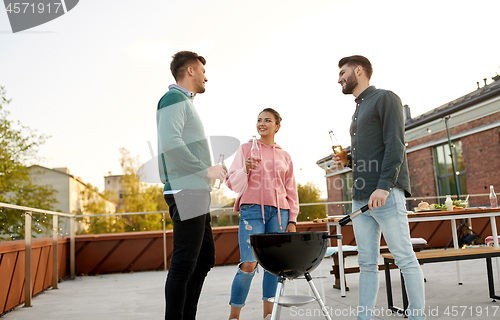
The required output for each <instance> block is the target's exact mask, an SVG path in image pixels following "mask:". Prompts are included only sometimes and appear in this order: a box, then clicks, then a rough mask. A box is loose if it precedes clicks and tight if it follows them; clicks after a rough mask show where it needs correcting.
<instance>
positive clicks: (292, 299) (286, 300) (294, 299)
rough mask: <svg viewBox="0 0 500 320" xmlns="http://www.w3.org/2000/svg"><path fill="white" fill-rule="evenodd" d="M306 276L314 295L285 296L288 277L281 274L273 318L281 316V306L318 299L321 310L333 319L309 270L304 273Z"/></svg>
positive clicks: (330, 319) (272, 319) (329, 318)
mask: <svg viewBox="0 0 500 320" xmlns="http://www.w3.org/2000/svg"><path fill="white" fill-rule="evenodd" d="M304 277H305V278H306V280H307V283H308V284H309V286H310V287H311V290H312V292H313V294H314V297H311V296H285V295H283V294H284V293H285V281H286V278H285V277H284V276H279V278H278V287H277V288H276V294H275V297H274V305H273V313H272V314H271V320H278V319H279V318H280V313H281V308H282V307H291V306H301V305H304V304H307V303H310V302H313V301H314V300H316V301H318V303H319V306H320V307H321V310H322V311H323V315H324V316H325V318H326V319H328V320H332V318H331V317H330V314H329V313H328V309H327V308H326V305H325V304H324V302H323V300H322V299H321V296H320V295H319V293H318V290H316V286H315V285H314V283H313V282H312V277H311V275H310V274H309V272H306V273H305V274H304Z"/></svg>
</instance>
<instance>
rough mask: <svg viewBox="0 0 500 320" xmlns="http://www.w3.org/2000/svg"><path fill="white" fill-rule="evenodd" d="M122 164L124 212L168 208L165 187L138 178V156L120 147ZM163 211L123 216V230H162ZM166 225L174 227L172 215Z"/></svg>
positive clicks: (169, 227) (168, 227)
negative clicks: (164, 194) (164, 192)
mask: <svg viewBox="0 0 500 320" xmlns="http://www.w3.org/2000/svg"><path fill="white" fill-rule="evenodd" d="M120 153H121V159H120V164H121V167H122V171H123V177H122V180H121V183H122V184H123V189H124V194H123V208H122V210H121V211H122V212H148V211H163V210H168V206H167V204H166V202H165V199H164V198H163V188H162V187H160V186H157V185H149V184H146V183H143V182H141V181H140V180H139V179H137V177H136V175H135V173H136V172H137V170H138V169H139V167H140V165H141V162H140V160H139V158H138V157H132V156H131V155H130V152H129V151H128V150H127V149H125V148H121V149H120ZM162 219H163V216H162V214H161V213H157V214H147V215H145V216H123V218H122V219H121V221H122V223H123V231H145V230H148V231H151V230H162V228H163V225H162ZM166 225H167V226H166V227H167V229H171V228H172V226H173V225H172V221H171V219H170V216H169V215H168V214H167V215H166Z"/></svg>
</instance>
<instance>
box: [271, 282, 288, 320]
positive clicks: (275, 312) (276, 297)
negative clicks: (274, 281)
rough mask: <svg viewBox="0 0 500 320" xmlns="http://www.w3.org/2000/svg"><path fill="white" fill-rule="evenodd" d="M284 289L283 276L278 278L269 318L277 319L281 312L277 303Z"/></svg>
mask: <svg viewBox="0 0 500 320" xmlns="http://www.w3.org/2000/svg"><path fill="white" fill-rule="evenodd" d="M284 291H285V277H283V276H280V277H279V278H278V286H277V287H276V294H275V295H274V304H273V313H271V320H278V319H279V318H280V314H281V306H280V304H279V302H280V297H281V296H282V295H283V293H284Z"/></svg>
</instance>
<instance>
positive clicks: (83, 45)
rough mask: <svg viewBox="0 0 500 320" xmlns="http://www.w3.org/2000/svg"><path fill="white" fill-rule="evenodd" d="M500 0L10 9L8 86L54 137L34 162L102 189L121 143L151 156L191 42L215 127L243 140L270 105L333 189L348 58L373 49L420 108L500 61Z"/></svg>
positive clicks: (398, 88) (3, 61)
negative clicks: (43, 14) (176, 61)
mask: <svg viewBox="0 0 500 320" xmlns="http://www.w3.org/2000/svg"><path fill="white" fill-rule="evenodd" d="M499 9H500V2H499V1H498V0H496V1H448V0H444V1H435V0H434V1H426V0H424V1H401V0H398V1H389V0H387V1H386V0H381V1H362V0H359V1H356V0H350V1H334V0H329V1H319V0H318V1H314V0H312V1H270V0H267V1H260V0H256V1H235V0H232V1H229V0H218V1H206V0H205V1H199V0H196V1H194V0H192V1H185V0H184V1H165V0H162V1H160V0H150V1H145V2H139V1H97V0H83V1H80V2H79V3H78V5H77V6H76V7H75V8H74V9H72V10H71V11H69V12H68V13H66V14H65V15H63V16H61V17H59V18H57V19H55V20H53V21H50V22H48V23H46V24H43V25H40V26H38V27H35V28H32V29H29V30H26V31H23V32H19V33H15V34H14V33H12V31H11V27H10V24H9V20H8V17H7V13H6V11H5V10H4V9H3V8H2V9H0V85H2V86H5V88H6V90H7V97H8V98H12V100H13V101H12V103H11V104H10V105H9V106H8V110H9V111H10V112H11V116H10V118H11V119H13V120H20V121H21V122H22V124H24V125H26V126H29V127H30V128H32V129H36V130H37V132H38V133H43V134H47V135H50V136H51V138H50V139H49V140H48V141H47V143H46V144H45V145H43V146H42V147H41V148H40V154H39V155H40V157H42V159H41V160H40V161H39V162H38V163H39V164H40V165H43V166H46V167H50V168H53V167H68V168H69V169H70V171H71V173H72V174H74V175H76V176H79V177H81V178H82V180H83V181H84V182H90V183H92V184H94V185H97V186H98V187H99V188H100V189H101V190H102V189H103V187H104V179H103V177H104V176H105V175H107V174H108V173H109V172H111V173H112V174H121V168H120V164H119V157H120V154H119V148H120V147H125V148H127V149H128V150H129V151H130V152H131V153H132V154H133V155H139V156H140V157H141V159H142V161H144V162H146V161H147V160H149V159H150V158H151V154H150V151H149V147H148V141H150V142H151V143H152V145H153V146H154V152H155V153H156V152H157V151H156V124H155V111H156V106H157V102H158V100H159V99H160V98H161V96H162V95H163V94H164V93H165V92H166V91H167V90H168V88H167V87H168V85H169V84H171V83H173V82H174V80H173V77H172V76H171V74H170V70H169V65H170V61H171V56H172V55H173V54H174V53H175V52H177V51H180V50H191V51H195V52H197V53H199V54H200V55H203V56H204V57H205V58H206V59H207V64H206V66H205V68H206V76H207V78H208V83H207V84H206V92H205V93H204V94H202V95H198V96H196V98H195V106H196V108H197V110H198V112H199V114H200V116H201V118H202V120H203V121H204V124H205V131H206V134H207V135H208V136H210V135H227V136H232V137H236V138H238V139H239V140H240V141H241V142H246V141H248V140H249V139H251V137H252V135H254V134H256V129H255V122H256V117H257V114H258V112H259V111H260V110H262V109H263V108H266V107H272V108H274V109H276V110H277V111H278V112H280V113H281V115H282V118H283V122H282V129H281V130H280V132H279V133H278V135H277V136H276V142H277V143H278V144H280V145H281V146H282V147H283V149H284V150H286V151H288V152H289V153H290V155H291V156H292V159H293V160H294V165H295V175H296V178H297V180H298V181H299V182H301V183H306V182H307V181H314V182H315V183H316V184H317V185H318V186H319V187H320V188H321V189H322V190H326V183H325V178H324V171H323V170H321V169H320V168H319V167H318V166H317V165H316V164H315V163H316V161H317V160H319V159H321V158H323V157H325V156H327V155H328V154H330V152H331V148H330V141H329V137H328V131H329V130H333V131H334V132H335V134H336V136H337V137H338V139H339V140H340V142H341V143H342V144H343V145H344V146H348V145H349V143H350V138H349V133H348V127H349V124H350V120H351V115H352V113H353V112H354V102H353V97H352V96H344V95H343V94H342V93H341V90H340V85H338V84H337V78H338V67H337V63H338V61H339V59H341V58H342V57H344V56H348V55H353V54H361V55H364V56H366V57H368V58H369V59H370V60H371V62H372V64H373V67H374V74H373V77H372V80H371V84H373V85H375V86H376V87H378V88H384V89H389V90H392V91H394V92H395V93H396V94H398V95H399V97H400V98H401V99H402V102H403V104H408V105H409V106H410V108H411V112H412V115H413V116H417V115H419V114H421V113H424V112H426V111H429V110H431V109H433V108H436V107H438V106H440V105H442V104H445V103H447V102H449V101H451V100H454V99H456V98H458V97H460V96H462V95H464V94H467V93H469V92H471V91H474V90H475V89H476V88H477V85H476V82H477V81H480V82H481V83H482V84H483V83H484V82H483V78H488V80H487V81H488V83H490V82H491V81H492V80H491V77H492V76H494V75H495V74H496V73H497V72H500V50H499V49H500V42H499V41H498V32H497V31H496V30H497V25H498V20H499V19H500V16H499V12H500V10H499ZM231 161H232V158H230V159H229V160H228V161H227V164H228V165H229V164H230V163H231ZM301 169H302V170H301Z"/></svg>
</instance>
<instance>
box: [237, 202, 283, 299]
mask: <svg viewBox="0 0 500 320" xmlns="http://www.w3.org/2000/svg"><path fill="white" fill-rule="evenodd" d="M280 215H281V228H282V229H280V225H279V223H278V209H277V208H276V207H273V206H264V218H265V221H266V223H265V224H264V222H263V221H262V211H261V206H260V204H242V205H241V207H240V227H239V231H238V241H239V245H240V264H239V265H238V271H237V272H236V276H234V280H233V285H232V286H231V300H230V303H229V304H230V305H231V306H233V307H234V308H243V306H244V305H245V301H246V300H247V296H248V292H249V291H250V284H251V283H252V279H253V276H254V274H255V272H256V271H257V267H255V269H254V270H253V272H245V271H242V270H241V269H240V267H239V266H240V265H241V263H243V262H255V261H257V260H256V259H255V256H254V255H253V252H252V246H251V244H250V235H251V234H257V233H270V232H285V230H286V226H287V225H288V210H286V209H280ZM277 285H278V277H276V276H275V275H272V274H270V273H269V272H267V271H266V270H264V279H263V281H262V300H264V301H268V299H270V298H273V297H274V295H275V294H276V287H277Z"/></svg>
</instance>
